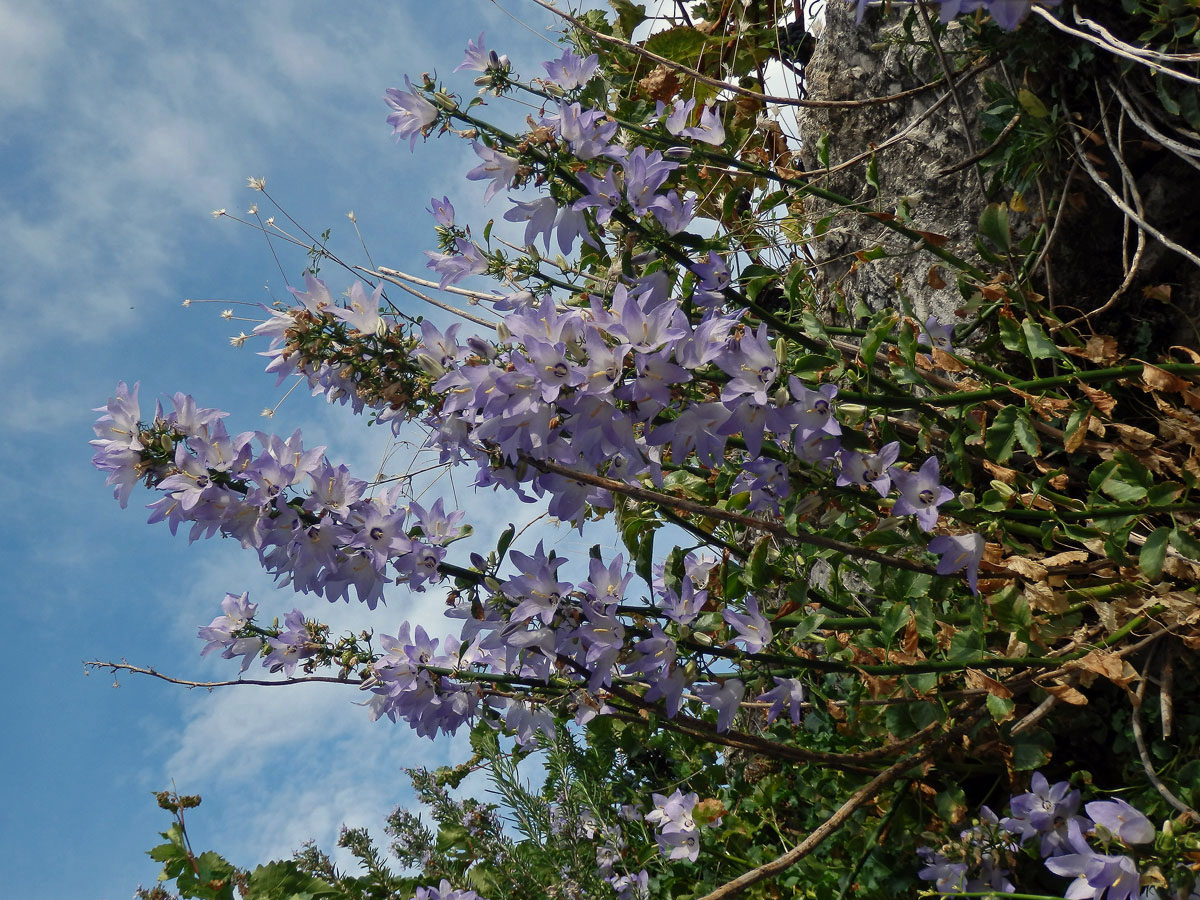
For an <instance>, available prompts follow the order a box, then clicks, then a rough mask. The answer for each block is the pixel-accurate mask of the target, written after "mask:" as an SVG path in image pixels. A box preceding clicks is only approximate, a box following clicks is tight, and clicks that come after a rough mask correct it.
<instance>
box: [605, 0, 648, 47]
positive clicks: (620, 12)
mask: <svg viewBox="0 0 1200 900" xmlns="http://www.w3.org/2000/svg"><path fill="white" fill-rule="evenodd" d="M608 5H609V6H611V7H612V8H613V9H614V10H615V11H616V13H617V21H616V27H615V28H614V29H613V33H614V34H616V35H617V37H623V38H625V39H626V40H628V39H629V38H631V37H633V30H634V29H635V28H637V27H638V26H639V25H641V24H642V23H643V22H645V21H646V7H644V6H642V5H641V4H640V3H638V4H636V5H635V4H633V3H631V2H630V0H608Z"/></svg>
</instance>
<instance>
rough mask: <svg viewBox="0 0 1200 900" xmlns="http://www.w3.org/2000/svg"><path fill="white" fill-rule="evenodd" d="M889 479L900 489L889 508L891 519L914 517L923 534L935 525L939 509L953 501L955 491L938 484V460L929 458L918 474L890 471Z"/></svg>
mask: <svg viewBox="0 0 1200 900" xmlns="http://www.w3.org/2000/svg"><path fill="white" fill-rule="evenodd" d="M892 477H893V478H894V479H895V481H896V483H897V484H898V485H899V487H900V498H899V499H898V500H897V501H896V503H895V505H894V506H893V507H892V515H894V516H911V515H915V516H916V517H917V524H918V525H919V526H920V528H921V530H922V531H932V530H933V527H934V526H935V525H936V524H937V520H938V507H939V506H941V505H942V504H943V503H946V502H948V501H950V500H953V499H954V491H952V490H950V488H948V487H946V486H945V485H942V484H939V483H938V461H937V457H936V456H931V457H929V459H927V460H925V462H924V464H923V465H922V466H921V468H920V469H919V470H918V471H917V472H902V471H900V470H898V469H897V470H893V476H892Z"/></svg>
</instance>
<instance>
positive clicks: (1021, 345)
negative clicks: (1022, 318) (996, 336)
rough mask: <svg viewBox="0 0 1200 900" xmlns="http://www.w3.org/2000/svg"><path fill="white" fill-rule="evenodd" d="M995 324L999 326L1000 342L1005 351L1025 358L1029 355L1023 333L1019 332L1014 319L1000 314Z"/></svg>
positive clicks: (1019, 327) (1019, 328) (1018, 326)
mask: <svg viewBox="0 0 1200 900" xmlns="http://www.w3.org/2000/svg"><path fill="white" fill-rule="evenodd" d="M996 324H997V325H999V326H1000V342H1001V343H1002V344H1004V347H1005V349H1007V350H1013V351H1015V352H1017V353H1022V354H1024V355H1025V356H1028V355H1029V347H1028V345H1027V344H1026V343H1025V332H1024V331H1022V330H1021V326H1020V325H1018V324H1017V320H1016V319H1014V318H1013V317H1012V316H1008V315H1005V314H1004V313H1001V314H1000V315H999V316H997V317H996Z"/></svg>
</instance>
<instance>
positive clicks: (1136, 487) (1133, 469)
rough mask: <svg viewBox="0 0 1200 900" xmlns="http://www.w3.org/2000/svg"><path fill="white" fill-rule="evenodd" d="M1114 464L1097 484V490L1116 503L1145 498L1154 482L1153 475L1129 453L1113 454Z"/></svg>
mask: <svg viewBox="0 0 1200 900" xmlns="http://www.w3.org/2000/svg"><path fill="white" fill-rule="evenodd" d="M1112 462H1113V463H1115V465H1114V466H1113V467H1112V469H1110V470H1109V472H1108V474H1107V475H1106V476H1105V478H1104V479H1103V480H1102V481H1101V482H1100V484H1099V490H1100V491H1101V492H1102V493H1104V494H1107V495H1108V496H1109V497H1111V498H1112V499H1113V500H1116V501H1117V502H1118V503H1132V502H1134V501H1137V500H1141V499H1143V498H1145V496H1146V494H1147V492H1148V491H1149V489H1150V487H1151V486H1153V484H1154V476H1153V475H1152V474H1151V472H1150V470H1149V469H1147V468H1146V467H1145V466H1143V465H1142V464H1141V463H1140V462H1138V461H1137V459H1136V458H1135V457H1134V456H1133V455H1132V454H1129V453H1126V452H1124V451H1119V452H1118V453H1116V454H1114V456H1113V459H1112Z"/></svg>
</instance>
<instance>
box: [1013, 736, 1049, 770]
mask: <svg viewBox="0 0 1200 900" xmlns="http://www.w3.org/2000/svg"><path fill="white" fill-rule="evenodd" d="M1052 746H1053V744H1052V741H1051V738H1050V736H1049V735H1048V734H1045V733H1043V732H1040V731H1034V732H1026V733H1024V734H1022V735H1021V736H1020V737H1019V738H1017V739H1016V740H1014V741H1013V745H1012V748H1013V756H1012V760H1013V768H1014V769H1016V770H1017V771H1018V772H1029V771H1032V770H1033V769H1040V768H1041V767H1042V766H1044V765H1045V764H1046V763H1048V762H1050V756H1051V747H1052Z"/></svg>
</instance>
